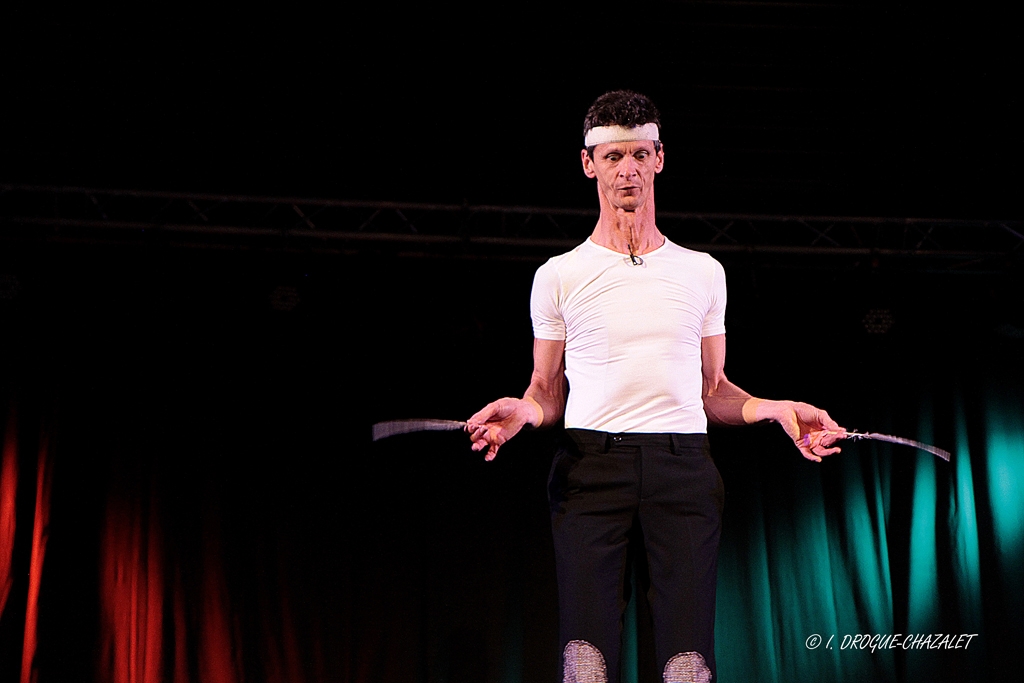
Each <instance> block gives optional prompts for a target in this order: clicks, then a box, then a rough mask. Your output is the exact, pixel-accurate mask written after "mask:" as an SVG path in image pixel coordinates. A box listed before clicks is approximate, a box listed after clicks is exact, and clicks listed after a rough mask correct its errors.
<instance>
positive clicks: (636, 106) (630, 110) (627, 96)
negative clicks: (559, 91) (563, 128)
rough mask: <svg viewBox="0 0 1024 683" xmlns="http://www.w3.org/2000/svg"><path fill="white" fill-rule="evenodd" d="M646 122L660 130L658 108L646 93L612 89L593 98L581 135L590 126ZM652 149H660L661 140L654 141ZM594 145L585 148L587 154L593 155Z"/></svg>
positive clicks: (585, 134) (630, 126) (639, 124)
mask: <svg viewBox="0 0 1024 683" xmlns="http://www.w3.org/2000/svg"><path fill="white" fill-rule="evenodd" d="M646 123H653V124H656V125H657V126H658V130H659V131H660V130H661V118H660V114H658V108H657V107H655V106H654V102H651V99H650V98H649V97H647V96H646V95H641V94H640V93H637V92H633V91H632V90H612V91H611V92H606V93H605V94H603V95H601V96H600V97H598V98H597V99H596V100H594V103H593V104H592V105H590V109H588V110H587V115H586V117H585V118H584V119H583V137H586V136H587V133H589V132H590V129H591V128H596V127H598V126H625V127H627V128H633V127H635V126H642V125H644V124H646ZM654 149H655V150H656V151H661V141H660V140H656V141H655V142H654ZM593 152H594V147H593V146H590V147H588V148H587V154H588V155H589V156H591V157H592V156H593Z"/></svg>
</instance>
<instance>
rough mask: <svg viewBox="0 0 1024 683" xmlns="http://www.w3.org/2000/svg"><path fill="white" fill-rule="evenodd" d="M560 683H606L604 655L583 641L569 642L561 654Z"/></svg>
mask: <svg viewBox="0 0 1024 683" xmlns="http://www.w3.org/2000/svg"><path fill="white" fill-rule="evenodd" d="M562 658H563V663H564V674H563V676H562V683H607V681H608V669H607V668H606V667H605V663H604V655H602V654H601V651H600V650H598V649H597V648H596V647H594V646H593V645H591V644H590V643H588V642H587V641H585V640H570V641H569V643H568V644H567V645H566V646H565V651H564V652H563V653H562Z"/></svg>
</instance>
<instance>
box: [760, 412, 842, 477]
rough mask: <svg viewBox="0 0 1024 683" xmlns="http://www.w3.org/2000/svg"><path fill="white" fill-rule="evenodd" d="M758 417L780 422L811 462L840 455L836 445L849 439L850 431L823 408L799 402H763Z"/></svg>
mask: <svg viewBox="0 0 1024 683" xmlns="http://www.w3.org/2000/svg"><path fill="white" fill-rule="evenodd" d="M757 413H758V418H760V419H769V420H773V421H775V422H778V423H779V424H780V425H782V428H783V429H784V430H786V434H788V435H789V438H791V439H793V443H794V444H795V445H796V447H797V449H799V451H800V453H801V454H803V456H804V457H805V458H807V459H808V460H813V461H814V462H821V459H822V458H823V457H825V456H826V455H832V454H833V453H838V452H839V451H840V448H839V447H838V446H835V445H834V444H835V442H836V441H839V440H840V439H844V438H846V430H845V429H843V428H842V427H840V426H839V423H837V422H836V421H835V420H833V419H832V418H831V417H829V415H828V413H826V412H825V411H824V410H822V409H821V408H816V407H814V406H812V405H810V404H809V403H800V402H797V401H763V402H762V403H761V404H760V405H758V406H757Z"/></svg>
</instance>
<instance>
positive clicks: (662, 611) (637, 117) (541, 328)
mask: <svg viewBox="0 0 1024 683" xmlns="http://www.w3.org/2000/svg"><path fill="white" fill-rule="evenodd" d="M584 147H585V148H584V149H583V151H582V153H581V158H582V162H583V172H584V173H585V174H586V175H587V177H589V178H593V179H595V180H596V181H597V194H598V200H599V203H600V207H601V215H600V218H599V219H598V222H597V226H596V227H595V228H594V232H593V233H592V234H591V236H590V238H589V239H588V240H587V241H586V242H584V243H583V244H581V245H580V246H579V247H577V248H575V249H573V250H572V251H570V252H569V253H567V254H563V255H561V256H556V257H554V258H552V259H551V260H549V261H548V262H547V263H545V264H544V265H543V266H541V268H540V269H539V270H538V271H537V274H536V278H535V280H534V285H533V293H532V297H531V314H532V318H533V328H534V337H535V340H534V369H533V378H532V380H531V382H530V386H529V388H528V389H527V390H526V393H525V394H524V396H523V398H521V399H516V398H502V399H499V400H498V401H495V402H493V403H490V404H488V405H487V406H485V407H484V408H483V409H482V410H481V411H480V412H478V413H476V414H475V415H474V416H473V417H471V418H470V419H469V421H468V422H469V425H468V426H467V431H468V432H469V433H470V438H471V440H472V441H473V449H474V450H477V451H480V450H484V449H486V458H487V459H488V460H492V459H493V458H494V457H495V456H496V455H497V453H498V449H499V448H500V447H501V445H502V444H504V443H505V442H506V441H508V440H509V439H510V438H512V437H513V436H515V435H516V434H517V433H518V432H519V431H520V429H522V428H523V427H524V426H526V425H532V426H534V427H542V426H548V425H553V424H555V423H557V422H558V421H559V420H560V419H561V418H562V417H563V414H564V417H565V427H566V434H567V435H568V437H569V438H568V439H566V440H565V446H564V447H563V448H561V449H559V451H558V453H556V455H555V460H554V463H553V464H552V469H551V479H550V482H549V500H550V503H551V515H552V521H551V524H552V532H553V535H554V543H555V560H556V569H557V576H558V593H559V614H560V628H559V632H560V638H561V647H562V665H563V681H565V682H566V683H582V682H590V681H609V682H615V681H618V680H619V652H620V648H621V643H620V641H621V630H622V615H623V610H624V608H625V601H624V597H623V595H624V594H623V587H624V582H625V580H626V576H627V574H626V571H627V568H626V549H627V545H628V537H629V536H630V534H631V532H634V533H635V530H638V531H639V533H641V534H642V537H643V542H644V548H645V549H646V553H647V560H648V566H649V568H650V577H649V579H650V591H649V600H650V605H651V612H652V615H653V619H654V638H655V651H656V657H657V659H658V666H659V668H661V669H662V670H663V671H664V680H665V681H666V683H668V682H675V681H708V680H711V679H712V678H713V676H714V673H715V653H714V621H715V615H714V611H715V581H716V569H717V555H718V541H719V533H720V523H721V514H722V504H723V498H724V496H723V487H722V480H721V477H720V476H719V474H718V470H717V469H716V467H715V465H714V462H713V461H712V460H711V458H710V454H709V448H708V441H707V434H706V432H707V424H708V421H709V420H710V421H711V422H713V423H716V424H727V425H741V424H746V423H753V422H758V421H761V420H772V421H775V422H778V423H779V424H780V425H781V426H782V427H783V429H785V431H786V433H787V434H788V435H789V436H790V437H791V438H792V439H793V442H794V443H795V444H796V446H797V448H798V449H800V451H801V453H802V454H803V455H804V457H806V458H808V459H810V460H815V461H818V462H820V461H821V458H822V456H825V455H829V454H831V453H835V452H838V450H839V449H838V448H836V447H834V446H833V444H834V442H835V441H836V440H837V439H838V438H839V437H840V436H841V435H842V433H843V429H842V428H841V427H840V426H839V425H838V424H836V422H835V421H834V420H832V419H831V418H830V417H829V416H828V414H827V413H826V412H825V411H823V410H819V409H817V408H815V407H814V406H810V405H807V404H805V403H795V402H792V401H770V400H763V399H759V398H754V397H752V396H750V394H748V393H746V392H745V391H743V390H742V389H740V388H739V387H737V386H736V385H735V384H733V383H732V382H730V381H729V380H728V379H727V378H726V376H725V372H724V368H725V325H724V317H725V304H726V287H725V274H724V271H723V269H722V267H721V265H720V264H719V263H718V262H717V261H715V260H714V259H713V258H712V257H711V256H709V255H707V254H704V253H700V252H695V251H691V250H689V249H685V248H683V247H680V246H677V245H675V244H673V243H672V242H669V241H668V240H667V239H666V238H665V236H664V235H663V234H662V233H661V232H660V231H659V230H658V227H657V225H656V222H655V211H654V179H655V176H656V175H657V174H658V173H660V172H661V170H662V168H663V166H664V163H665V150H664V148H663V147H662V144H661V141H660V121H659V117H658V112H657V110H656V109H655V107H654V105H653V103H652V102H651V101H650V100H649V99H648V98H646V97H644V96H643V95H639V94H637V93H633V92H628V91H615V92H609V93H606V94H604V95H602V96H601V97H599V98H598V99H597V100H596V101H595V102H594V104H593V105H592V106H591V107H590V110H589V111H588V113H587V116H586V119H585V120H584ZM567 383H568V387H567V386H566V385H567ZM570 388H571V389H570ZM567 394H568V395H567Z"/></svg>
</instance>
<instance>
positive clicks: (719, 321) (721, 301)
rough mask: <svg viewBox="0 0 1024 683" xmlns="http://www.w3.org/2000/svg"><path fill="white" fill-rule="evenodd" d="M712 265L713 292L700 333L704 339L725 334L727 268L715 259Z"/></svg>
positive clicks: (709, 298)
mask: <svg viewBox="0 0 1024 683" xmlns="http://www.w3.org/2000/svg"><path fill="white" fill-rule="evenodd" d="M709 258H710V257H709ZM711 263H712V264H714V265H713V268H712V276H711V291H710V292H708V304H709V305H708V312H707V313H706V314H705V315H704V325H703V328H702V329H701V333H700V336H702V337H713V336H714V335H716V334H725V300H726V290H725V268H722V264H721V263H719V262H718V261H716V260H715V259H713V258H712V259H711Z"/></svg>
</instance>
